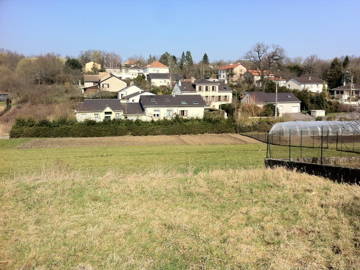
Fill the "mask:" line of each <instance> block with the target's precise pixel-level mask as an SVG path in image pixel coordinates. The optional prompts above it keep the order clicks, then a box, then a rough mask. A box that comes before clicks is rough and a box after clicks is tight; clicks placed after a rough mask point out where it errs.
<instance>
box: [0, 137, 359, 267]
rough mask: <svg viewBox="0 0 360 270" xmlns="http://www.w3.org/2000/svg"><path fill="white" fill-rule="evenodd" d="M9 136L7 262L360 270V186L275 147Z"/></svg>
mask: <svg viewBox="0 0 360 270" xmlns="http://www.w3.org/2000/svg"><path fill="white" fill-rule="evenodd" d="M25 142H29V139H16V140H0V153H1V154H0V269H76V270H80V269H83V270H92V269H354V270H355V269H359V268H360V250H359V246H360V234H359V231H360V219H359V215H360V213H359V209H360V189H359V187H357V186H349V185H340V184H336V183H333V182H331V181H328V180H325V179H321V178H319V177H313V176H309V175H306V174H298V173H296V172H290V171H286V170H284V169H276V170H267V169H264V168H263V159H264V155H265V150H266V146H265V145H263V144H248V145H206V146H195V145H181V146H180V145H177V146H175V145H167V146H121V147H100V146H96V147H95V146H94V147H64V148H31V149H21V148H19V147H20V146H21V145H22V144H23V143H25Z"/></svg>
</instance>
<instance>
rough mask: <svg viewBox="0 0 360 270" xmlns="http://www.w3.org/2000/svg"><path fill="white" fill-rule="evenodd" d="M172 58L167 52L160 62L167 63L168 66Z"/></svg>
mask: <svg viewBox="0 0 360 270" xmlns="http://www.w3.org/2000/svg"><path fill="white" fill-rule="evenodd" d="M170 58H171V55H170V53H168V52H165V53H163V54H162V55H161V56H160V59H159V62H160V63H162V64H164V65H166V66H169V65H170V63H169V60H170Z"/></svg>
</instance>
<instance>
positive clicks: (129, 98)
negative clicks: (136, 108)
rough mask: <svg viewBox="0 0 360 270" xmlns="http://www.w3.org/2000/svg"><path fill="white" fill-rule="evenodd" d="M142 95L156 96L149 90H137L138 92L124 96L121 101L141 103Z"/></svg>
mask: <svg viewBox="0 0 360 270" xmlns="http://www.w3.org/2000/svg"><path fill="white" fill-rule="evenodd" d="M142 96H155V94H154V93H151V92H149V91H144V90H141V91H139V92H136V93H133V94H130V95H127V96H123V97H122V98H121V102H122V103H139V101H140V97H142Z"/></svg>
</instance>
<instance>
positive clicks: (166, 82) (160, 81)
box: [151, 79, 170, 87]
mask: <svg viewBox="0 0 360 270" xmlns="http://www.w3.org/2000/svg"><path fill="white" fill-rule="evenodd" d="M151 85H152V86H156V87H160V86H170V79H151Z"/></svg>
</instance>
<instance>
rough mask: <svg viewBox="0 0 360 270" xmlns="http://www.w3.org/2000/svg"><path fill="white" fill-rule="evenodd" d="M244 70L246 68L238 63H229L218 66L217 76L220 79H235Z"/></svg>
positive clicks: (239, 77)
mask: <svg viewBox="0 0 360 270" xmlns="http://www.w3.org/2000/svg"><path fill="white" fill-rule="evenodd" d="M245 72H246V68H245V67H244V66H243V65H241V64H240V63H236V64H230V65H225V66H221V67H219V70H218V78H219V79H220V80H224V81H225V82H228V81H237V80H240V79H241V78H242V77H243V75H244V74H245Z"/></svg>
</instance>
